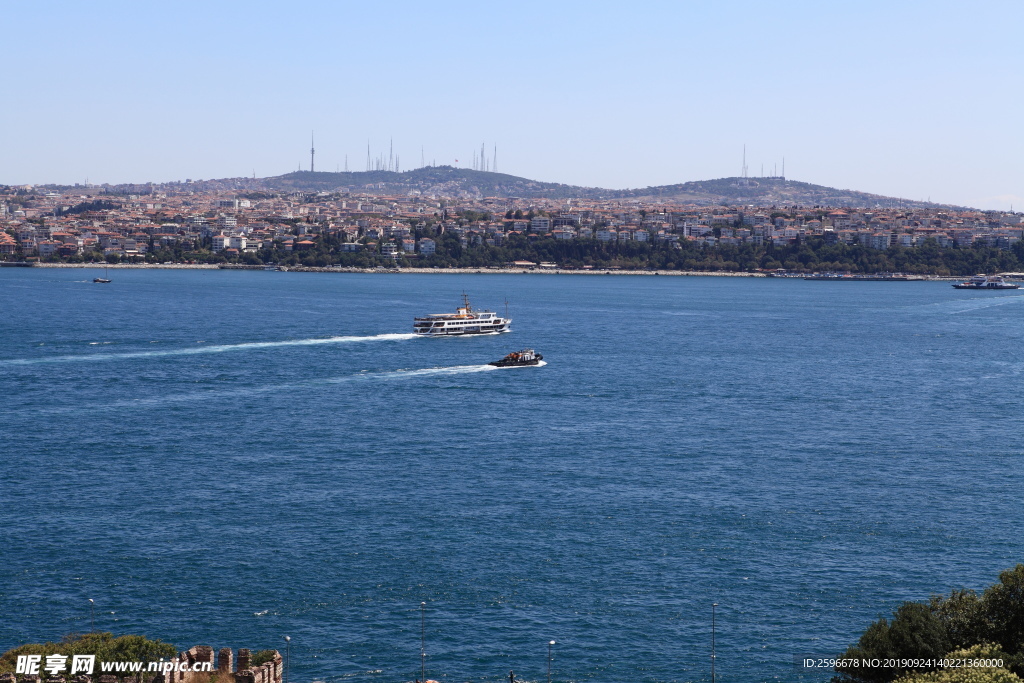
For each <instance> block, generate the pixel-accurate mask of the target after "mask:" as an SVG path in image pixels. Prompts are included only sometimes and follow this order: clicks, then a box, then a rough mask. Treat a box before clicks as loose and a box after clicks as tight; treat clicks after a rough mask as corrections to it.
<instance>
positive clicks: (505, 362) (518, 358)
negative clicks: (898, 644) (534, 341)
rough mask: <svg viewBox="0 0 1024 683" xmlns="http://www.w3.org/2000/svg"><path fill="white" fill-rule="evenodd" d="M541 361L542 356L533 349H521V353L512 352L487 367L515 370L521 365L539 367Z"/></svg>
mask: <svg viewBox="0 0 1024 683" xmlns="http://www.w3.org/2000/svg"><path fill="white" fill-rule="evenodd" d="M542 360H544V356H542V355H540V354H539V353H537V352H535V351H534V350H533V349H523V350H522V351H513V352H512V353H510V354H508V355H507V356H505V357H504V358H502V359H501V360H496V361H494V362H493V363H488V365H493V366H495V367H499V368H515V367H520V366H523V365H540V362H541V361H542Z"/></svg>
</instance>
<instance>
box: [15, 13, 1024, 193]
mask: <svg viewBox="0 0 1024 683" xmlns="http://www.w3.org/2000/svg"><path fill="white" fill-rule="evenodd" d="M4 7H5V11H4V13H3V19H2V28H0V63H2V64H3V65H4V66H5V67H6V68H4V70H3V73H4V78H3V97H2V98H0V123H2V130H3V137H2V151H0V183H19V184H20V183H45V182H61V183H69V182H84V181H85V179H86V178H88V179H89V180H90V181H91V182H95V183H102V182H111V183H114V182H128V181H135V182H142V181H148V180H153V181H161V180H180V179H185V178H194V179H195V178H219V177H228V176H239V175H252V173H253V172H254V171H255V173H256V174H257V175H259V176H268V175H277V174H280V173H285V172H288V171H293V170H296V169H297V168H299V166H300V165H301V166H302V168H304V169H308V168H309V134H310V131H311V130H315V131H316V148H317V169H318V170H335V169H337V168H338V167H339V166H343V165H344V161H345V154H348V160H349V161H348V163H349V168H350V169H351V170H364V169H365V166H366V145H367V142H368V141H369V143H370V145H371V146H372V148H373V150H374V153H376V152H379V151H381V150H386V149H387V146H388V144H389V140H390V139H391V138H394V145H395V151H396V153H397V154H399V155H400V157H401V163H402V167H403V169H408V168H414V167H417V166H419V165H420V158H421V157H420V154H421V152H420V150H421V146H422V148H423V149H424V151H425V155H426V159H427V162H428V163H430V162H431V161H433V160H436V162H437V163H438V164H442V163H447V164H452V163H454V161H455V159H459V160H460V165H468V164H469V162H471V160H472V154H473V150H474V149H477V150H478V149H479V148H480V144H481V143H482V142H483V143H486V145H487V148H488V150H489V152H488V153H490V150H491V149H492V148H493V146H494V145H495V144H496V145H497V147H498V170H499V171H502V172H507V173H513V174H516V175H522V176H526V177H530V178H535V179H538V180H546V181H557V182H565V183H573V184H580V185H597V186H602V187H612V188H624V187H642V186H647V185H660V184H667V183H674V182H683V181H687V180H698V179H706V178H717V177H722V176H732V175H738V174H739V172H740V165H741V154H742V149H743V145H744V144H746V145H747V163H748V166H749V169H750V173H751V175H759V174H760V173H761V167H762V164H763V165H764V169H765V172H766V173H768V172H769V171H771V170H772V169H773V167H774V166H775V165H776V164H778V165H780V166H781V162H782V159H783V157H785V159H786V175H787V176H788V177H790V178H792V179H796V180H805V181H808V182H814V183H821V184H824V185H831V186H836V187H840V188H850V189H858V190H864V191H868V192H877V193H880V194H887V195H893V196H903V197H908V198H913V199H927V198H931V199H932V200H933V201H941V202H952V203H960V204H967V205H972V206H980V207H983V208H1008V207H1009V205H1010V204H1011V203H1012V204H1014V208H1015V209H1024V172H1022V166H1021V163H1022V158H1024V142H1022V140H1024V134H1022V121H1024V115H1022V114H1024V96H1022V90H1021V86H1022V80H1024V42H1022V37H1021V29H1022V27H1024V2H1021V0H1005V1H1001V2H1000V1H990V0H978V1H975V2H946V1H942V0H929V1H920V2H911V1H900V0H888V1H885V2H875V1H872V0H860V1H858V2H831V1H829V0H816V1H814V2H810V1H806V2H805V1H790V2H770V1H760V2H742V1H738V0H737V1H730V0H724V1H717V2H711V1H707V0H704V1H702V2H684V1H678V2H649V1H644V0H638V1H634V2H621V3H602V2H530V1H523V0H520V1H518V2H512V3H492V2H472V3H471V2H445V1H443V0H435V1H434V2H429V3H428V2H381V1H376V2H373V1H371V2H361V3H348V2H318V1H312V0H292V1H290V2H265V1H261V0H248V1H246V2H230V1H226V2H221V1H218V0H208V1H207V2H191V1H181V0H175V1H173V2H160V3H150V2H137V1H136V2H104V1H102V0H101V1H97V2H71V1H67V2H51V1H47V0H33V1H31V2H22V1H20V0H9V1H8V2H6V3H4Z"/></svg>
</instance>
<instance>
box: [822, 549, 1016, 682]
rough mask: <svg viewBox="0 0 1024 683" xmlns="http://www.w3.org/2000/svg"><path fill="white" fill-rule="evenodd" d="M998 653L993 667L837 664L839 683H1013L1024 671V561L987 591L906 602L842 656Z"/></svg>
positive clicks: (938, 656) (927, 656)
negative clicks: (933, 669)
mask: <svg viewBox="0 0 1024 683" xmlns="http://www.w3.org/2000/svg"><path fill="white" fill-rule="evenodd" d="M965 651H970V652H975V651H978V652H982V651H984V652H996V651H998V657H997V658H998V659H1002V660H1003V663H1004V666H1003V667H1002V668H1000V669H992V670H977V669H975V670H973V671H966V670H959V671H958V670H941V671H936V672H934V673H933V674H926V673H924V672H923V671H910V670H899V669H891V668H882V667H867V668H865V667H847V668H837V669H836V671H837V672H838V673H839V674H840V676H839V677H837V680H839V681H853V682H856V683H887V682H888V681H893V680H895V679H897V678H898V677H900V676H903V678H902V679H900V681H901V683H985V682H988V681H992V682H994V683H1010V682H1012V681H1018V680H1020V679H1019V678H1017V675H1020V674H1022V673H1024V564H1018V565H1017V566H1016V567H1015V568H1013V569H1009V570H1007V571H1004V572H1003V573H1001V574H1000V575H999V583H997V584H994V585H992V586H990V587H989V588H987V589H986V590H985V591H984V593H983V594H982V595H980V596H979V595H978V594H977V593H975V592H974V591H970V590H955V591H953V592H951V593H950V594H949V596H948V597H943V596H934V597H932V598H931V600H930V601H929V602H928V604H922V603H916V602H905V603H903V604H902V605H900V607H899V609H897V610H896V612H895V613H894V614H893V620H892V622H891V623H890V622H887V621H886V620H885V619H880V620H879V621H876V622H874V623H873V624H871V625H870V626H869V627H868V628H867V630H866V631H864V634H863V635H862V636H861V637H860V640H859V641H858V643H857V645H856V646H854V647H852V648H850V649H849V650H847V651H846V652H845V653H844V654H843V655H842V657H841V659H865V658H867V659H875V658H878V659H890V658H896V659H941V658H943V657H945V658H950V657H955V656H956V654H955V653H958V652H965Z"/></svg>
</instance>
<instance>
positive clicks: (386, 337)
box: [0, 334, 419, 365]
mask: <svg viewBox="0 0 1024 683" xmlns="http://www.w3.org/2000/svg"><path fill="white" fill-rule="evenodd" d="M417 336H419V335H415V334H374V335H369V336H361V337H357V336H346V337H314V338H312V339H289V340H286V341H271V342H245V343H242V344H208V345H204V346H190V347H188V348H184V349H168V350H165V351H164V350H161V351H128V352H125V353H89V354H81V355H76V356H52V357H50V358H12V359H9V360H0V365H35V364H37V363H79V362H82V363H85V362H90V361H111V360H131V359H133V358H159V357H161V356H194V355H199V354H206V353H227V352H230V351H252V350H254V349H272V348H277V347H284V346H316V345H319V344H354V343H359V342H377V341H406V340H408V339H415V338H416V337H417ZM197 343H199V342H197Z"/></svg>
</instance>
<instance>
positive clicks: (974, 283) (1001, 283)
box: [953, 275, 1020, 289]
mask: <svg viewBox="0 0 1024 683" xmlns="http://www.w3.org/2000/svg"><path fill="white" fill-rule="evenodd" d="M953 286H954V287H956V288H957V289H1019V288H1020V285H1016V284H1014V283H1012V282H1006V281H1005V280H1003V278H1001V277H999V276H998V275H975V276H974V277H972V278H971V279H970V280H968V281H967V282H958V283H956V284H955V285H953Z"/></svg>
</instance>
